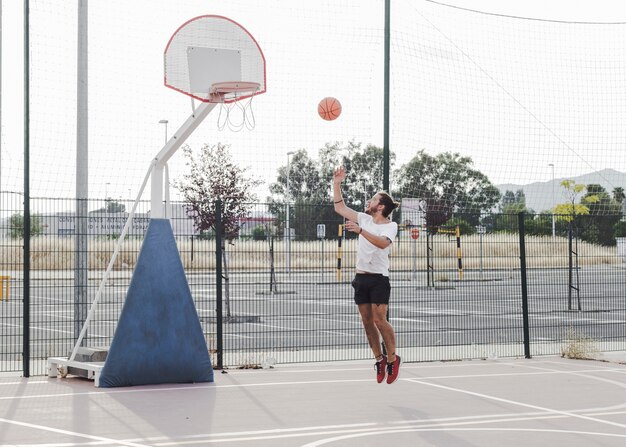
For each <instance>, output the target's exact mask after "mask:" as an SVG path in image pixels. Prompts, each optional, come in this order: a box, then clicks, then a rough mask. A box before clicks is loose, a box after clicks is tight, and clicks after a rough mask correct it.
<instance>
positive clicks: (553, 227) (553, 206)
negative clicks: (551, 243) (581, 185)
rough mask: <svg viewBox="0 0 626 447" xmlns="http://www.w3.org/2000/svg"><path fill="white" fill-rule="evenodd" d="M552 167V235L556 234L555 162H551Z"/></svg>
mask: <svg viewBox="0 0 626 447" xmlns="http://www.w3.org/2000/svg"><path fill="white" fill-rule="evenodd" d="M548 166H550V167H551V168H552V237H554V236H555V235H556V227H555V223H554V213H555V211H556V203H554V163H549V164H548Z"/></svg>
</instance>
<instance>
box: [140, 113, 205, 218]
mask: <svg viewBox="0 0 626 447" xmlns="http://www.w3.org/2000/svg"><path fill="white" fill-rule="evenodd" d="M216 105H217V104H216V103H212V102H203V103H201V104H200V106H198V107H197V108H196V109H195V110H194V112H193V113H192V114H191V116H190V117H189V118H187V121H185V122H184V123H183V125H182V126H180V128H179V129H178V130H177V131H176V133H174V135H172V137H171V138H170V139H169V141H168V142H167V143H165V146H164V147H163V149H161V151H160V152H159V153H158V154H157V155H156V157H154V159H153V167H152V174H151V177H152V178H151V183H150V185H151V187H150V192H151V194H150V217H151V218H152V219H162V218H164V217H165V206H164V204H163V186H164V185H163V184H164V182H163V177H164V172H165V167H166V164H167V161H168V160H169V159H170V158H171V157H172V155H174V153H175V152H176V151H177V150H178V149H179V148H180V147H181V146H182V145H183V143H184V142H185V141H186V140H187V138H189V136H190V135H191V134H192V133H193V132H194V130H196V128H197V127H198V126H199V125H200V123H202V121H203V120H204V119H205V118H206V117H207V116H208V114H209V113H210V112H211V110H213V108H214V107H215V106H216ZM165 188H169V184H166V185H165Z"/></svg>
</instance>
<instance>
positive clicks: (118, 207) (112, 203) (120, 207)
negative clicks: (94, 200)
mask: <svg viewBox="0 0 626 447" xmlns="http://www.w3.org/2000/svg"><path fill="white" fill-rule="evenodd" d="M125 211H126V205H124V204H123V203H120V202H118V201H117V200H113V199H112V198H110V197H107V198H106V199H105V205H104V207H102V208H98V209H97V210H95V211H93V212H94V213H123V212H125Z"/></svg>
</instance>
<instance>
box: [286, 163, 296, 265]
mask: <svg viewBox="0 0 626 447" xmlns="http://www.w3.org/2000/svg"><path fill="white" fill-rule="evenodd" d="M295 153H296V151H289V152H287V190H286V192H285V212H286V219H287V221H286V228H285V233H286V236H287V241H286V245H287V247H286V248H287V257H286V261H287V262H286V268H287V273H289V272H290V271H291V228H290V227H289V201H290V200H291V194H290V193H289V175H290V174H291V170H290V169H289V156H290V155H293V154H295Z"/></svg>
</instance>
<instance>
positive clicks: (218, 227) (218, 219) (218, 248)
mask: <svg viewBox="0 0 626 447" xmlns="http://www.w3.org/2000/svg"><path fill="white" fill-rule="evenodd" d="M215 289H216V290H215V299H216V307H215V313H216V315H217V318H216V326H217V328H216V334H215V336H216V338H217V340H216V345H217V346H216V348H217V369H222V368H224V358H223V343H224V335H223V331H222V330H223V326H222V324H223V321H222V201H221V200H220V199H217V200H216V201H215Z"/></svg>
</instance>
